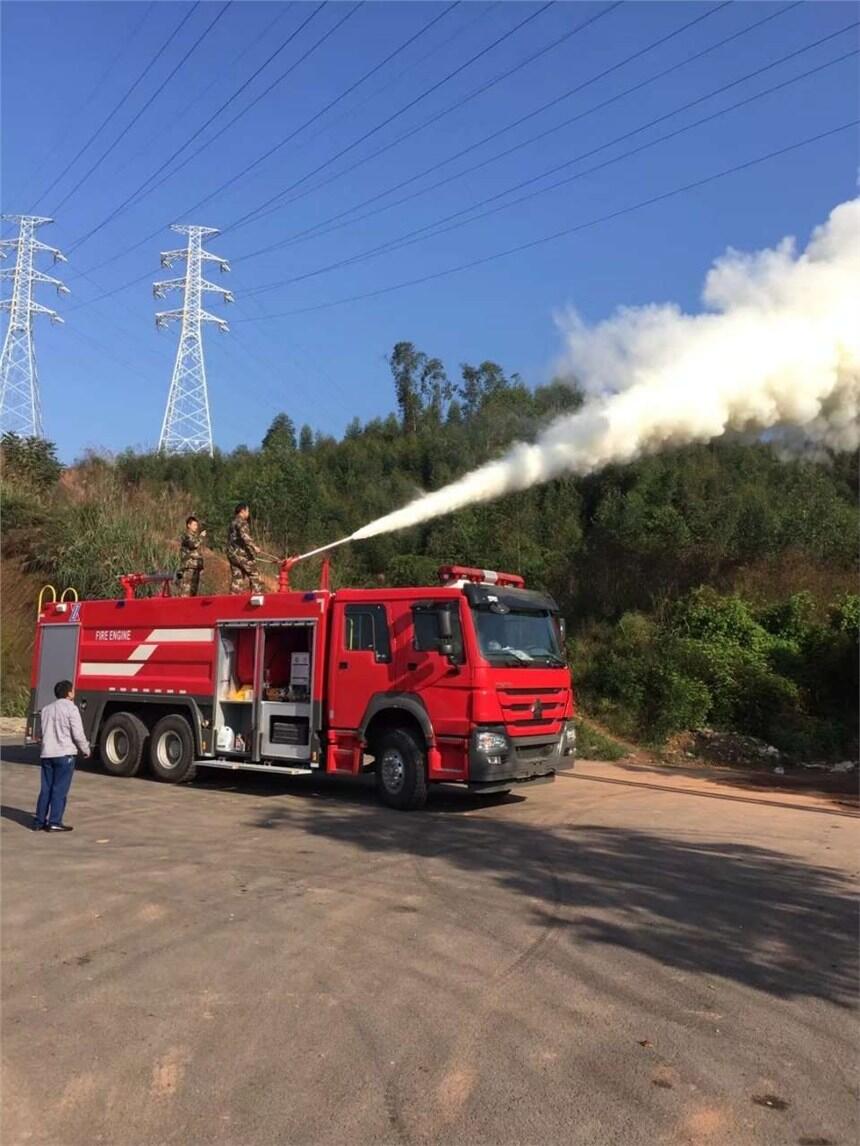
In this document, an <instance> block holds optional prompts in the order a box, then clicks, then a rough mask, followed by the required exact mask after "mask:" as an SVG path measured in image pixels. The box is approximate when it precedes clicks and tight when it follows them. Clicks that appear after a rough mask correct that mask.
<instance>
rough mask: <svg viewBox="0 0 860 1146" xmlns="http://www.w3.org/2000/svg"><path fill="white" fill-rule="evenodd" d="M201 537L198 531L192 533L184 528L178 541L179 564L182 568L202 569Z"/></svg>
mask: <svg viewBox="0 0 860 1146" xmlns="http://www.w3.org/2000/svg"><path fill="white" fill-rule="evenodd" d="M202 547H203V538H202V537H201V536H200V534H199V533H192V532H191V530H190V529H186V530H185V532H184V533H183V534H182V540H181V541H180V543H179V564H180V567H181V568H182V569H202V568H203V554H202V552H201V549H202Z"/></svg>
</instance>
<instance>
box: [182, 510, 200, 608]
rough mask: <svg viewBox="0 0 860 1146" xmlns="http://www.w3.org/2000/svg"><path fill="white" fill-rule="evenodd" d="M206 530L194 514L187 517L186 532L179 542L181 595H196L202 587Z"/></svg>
mask: <svg viewBox="0 0 860 1146" xmlns="http://www.w3.org/2000/svg"><path fill="white" fill-rule="evenodd" d="M205 537H206V530H205V529H201V528H200V522H199V521H198V519H197V518H196V517H195V516H194V515H193V514H192V515H191V517H187V518H186V519H185V532H184V533H183V534H182V540H181V541H180V543H179V554H180V556H179V572H178V573H177V574H176V580H177V581H178V582H179V596H180V597H196V596H197V593H198V590H199V589H200V574H201V573H202V572H203V539H204V538H205Z"/></svg>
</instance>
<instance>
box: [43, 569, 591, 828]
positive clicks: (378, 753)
mask: <svg viewBox="0 0 860 1146" xmlns="http://www.w3.org/2000/svg"><path fill="white" fill-rule="evenodd" d="M294 561H295V559H287V560H286V561H285V562H284V563H283V564H282V566H281V570H280V576H279V581H278V591H277V592H262V593H244V594H240V595H235V596H222V595H212V596H200V597H194V598H187V597H173V596H171V595H170V592H171V577H170V575H169V574H137V573H133V574H127V575H125V576H123V577H121V578H120V583H121V586H122V595H121V596H120V597H119V598H118V599H117V600H83V601H78V600H71V599H67V598H68V597H69V593H68V592H67V593H64V594H63V596H62V598H61V599H59V600H57V599H56V593H54V594H53V597H54V599H53V600H45V599H42V600H40V606H39V613H38V621H37V626H36V638H35V647H34V656H33V672H32V680H31V686H32V688H31V700H30V707H29V713H28V720H27V736H28V739H30V740H37V739H38V737H39V713H40V711H41V709H42V707H43V705H45V704H48V703H50V701H52V700H53V699H54V685H55V684H56V683H57V681H59V680H65V679H68V680H71V681H72V682H73V683H74V686H75V700H76V702H77V704H78V705H79V707H80V710H81V715H82V717H83V723H84V728H85V730H86V733H87V736H88V738H89V740H90V742H91V743H92V744H93V745H94V747H95V748H96V750H97V755H98V757H99V758H100V760H101V765H102V767H103V768H104V770H105V771H106V772H108V773H110V774H111V775H113V776H134V775H135V774H136V773H137V772H138V771H139V770H140V769H141V767H146V768H148V769H149V771H150V772H151V773H152V774H153V775H154V776H155V777H157V778H158V779H159V780H164V781H167V782H172V783H180V782H182V781H188V780H191V779H192V778H193V776H194V774H195V771H196V769H197V768H199V767H201V766H205V767H207V768H227V769H231V770H239V771H241V770H243V769H248V770H253V771H258V772H271V773H277V774H284V775H288V776H291V775H301V774H307V775H313V774H315V773H326V774H328V775H332V776H357V775H359V774H361V773H363V772H366V771H369V770H371V771H373V772H375V775H376V783H377V787H378V791H379V795H380V797H381V799H382V800H383V801H384V802H385V803H386V804H389V805H391V806H392V807H395V808H417V807H420V806H421V805H423V804H424V802H425V800H426V797H427V789H428V786H429V785H431V784H437V783H445V784H451V783H454V784H459V785H463V786H465V787H467V788H468V789H469V790H470V791H472V792H495V793H498V792H505V791H508V790H510V789H511V788H513V787H514V786H515V785H523V784H530V783H536V782H539V781H547V780H551V779H552V778H553V776H554V774H555V773H556V772H557V771H559V770H560V769H566V768H572V767H573V762H574V755H575V736H576V734H575V729H574V724H573V715H574V697H573V689H572V685H571V677H570V672H569V670H568V667H567V663H566V661H565V659H564V655H563V649H564V622H563V621H562V619H561V618H560V616H559V611H558V608H557V606H556V604H555V602H554V601H553V600H552V598H551V597H549V596H547V595H546V594H544V593H540V592H535V591H531V590H529V589H526V587H525V584H524V582H523V579H522V578H521V577H518V576H516V575H514V574H504V573H496V572H493V571H490V570H483V569H472V568H465V567H462V566H443V567H442V568H441V569H440V570H439V583H438V585H435V586H425V587H414V588H391V589H384V588H379V589H337V590H335V591H332V590H331V589H330V588H329V567H328V563H327V562H326V563H324V565H323V570H322V574H321V581H320V588H318V589H314V590H309V591H304V590H292V589H291V588H290V585H289V570H290V566H291V565H292V564H293V563H294ZM141 590H142V591H143V592H144V593H151V592H152V591H153V590H156V592H157V595H155V596H141V595H139V594H140V592H141ZM72 595H74V594H72Z"/></svg>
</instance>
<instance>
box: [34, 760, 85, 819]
mask: <svg viewBox="0 0 860 1146" xmlns="http://www.w3.org/2000/svg"><path fill="white" fill-rule="evenodd" d="M74 772H75V758H74V756H43V757H42V789H41V791H40V792H39V802H38V803H37V804H36V823H37V824H38V825H39V826H42V825H43V824H61V823H62V822H63V812H65V810H66V799H67V798H68V795H69V788H71V786H72V776H73V775H74Z"/></svg>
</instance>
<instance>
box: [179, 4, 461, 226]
mask: <svg viewBox="0 0 860 1146" xmlns="http://www.w3.org/2000/svg"><path fill="white" fill-rule="evenodd" d="M459 3H460V0H454V2H453V3H452V4H449V5H448V7H447V8H444V9H443V10H442V11H441V12H439V13H438V14H437V15H436V16H434V17H433V18H432V19H431V20H430V21H429V22H428V23H427V24H425V25H424V26H423V27H422V28H419V30H418V31H417V32H414V33H413V34H412V35H411V36H410V37H409V38H408V39H407V40H404V42H403V43H402V44H400V46H399V47H397V48H395V49H394V51H392V52H389V53H388V55H387V56H386V57H385V59H383V60H380V61H379V63H378V64H374V66H373V67H372V68H371V69H370V70H369V71H367V72H365V73H364V74H363V75H362V76H360V77H359V78H358V79H357V80H356V81H355V82H354V83H352V84H350V85H349V87H348V88H345V89H344V90H343V91H342V92H341V93H340V95H337V96H335V98H334V99H333V100H330V101H329V103H327V104H326V105H325V107H322V108H320V110H319V111H318V112H316V113H315V114H314V115H312V116H311V117H310V119H306V120H305V121H304V123H302V124H301V125H300V126H299V127H297V128H295V129H294V130H293V131H291V132H290V134H289V135H285V136H284V137H283V138H282V139H281V140H279V142H278V143H276V144H274V146H272V147H270V148H269V150H268V151H264V152H263V154H262V155H259V156H257V158H256V159H255V160H253V161H252V162H251V163H249V164H248V165H247V166H246V167H244V168H243V169H242V170H241V171H240V172H238V173H237V174H236V175H234V176H232V178H230V179H228V180H227V181H226V182H225V183H222V184H221V185H220V186H218V187H216V188H215V190H214V191H211V192H210V193H209V194H208V195H207V196H206V197H205V198H204V199H201V200H200V201H199V202H198V203H196V204H195V205H194V207H192V208H190V210H193V211H196V210H197V208H198V207H202V206H203V205H204V204H205V203H208V202H210V200H212V199H214V198H215V197H216V195H220V194H221V192H222V191H225V190H226V189H227V188H228V187H231V186H232V185H233V184H234V183H237V182H238V181H239V180H240V179H243V178H244V177H245V176H246V175H248V174H250V172H251V171H253V170H254V168H255V167H258V166H259V165H260V164H261V163H264V162H265V161H266V160H267V159H270V158H271V157H272V156H273V155H274V154H275V153H276V152H277V151H280V149H281V148H282V147H285V146H286V145H287V144H288V143H290V142H291V141H292V140H293V139H295V137H296V136H297V135H299V134H300V133H301V132H303V131H304V130H305V129H306V128H308V127H310V126H311V124H313V123H316V121H317V120H318V119H319V118H320V117H321V116H323V115H325V113H326V112H327V111H329V110H330V109H331V108H333V107H334V106H335V105H336V104H338V103H340V101H341V100H342V99H345V98H346V97H347V96H348V95H349V94H350V93H351V92H354V91H355V90H356V88H358V87H360V86H361V84H363V83H364V82H365V81H366V80H368V79H370V77H371V76H372V75H374V74H375V73H376V72H378V71H379V70H380V68H383V67H384V66H385V65H386V64H388V63H390V62H391V60H393V59H394V57H395V56H397V55H399V54H400V52H402V51H404V50H405V49H406V48H408V47H409V45H410V44H412V43H414V42H415V40H417V39H418V38H419V37H421V36H423V35H424V34H425V33H426V32H428V31H429V30H430V28H432V27H433V25H434V24H437V23H438V22H439V21H440V20H442V19H444V17H445V16H447V15H448V13H449V12H452V11H453V10H454V9H455V8H456V7H458V5H459Z"/></svg>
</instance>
